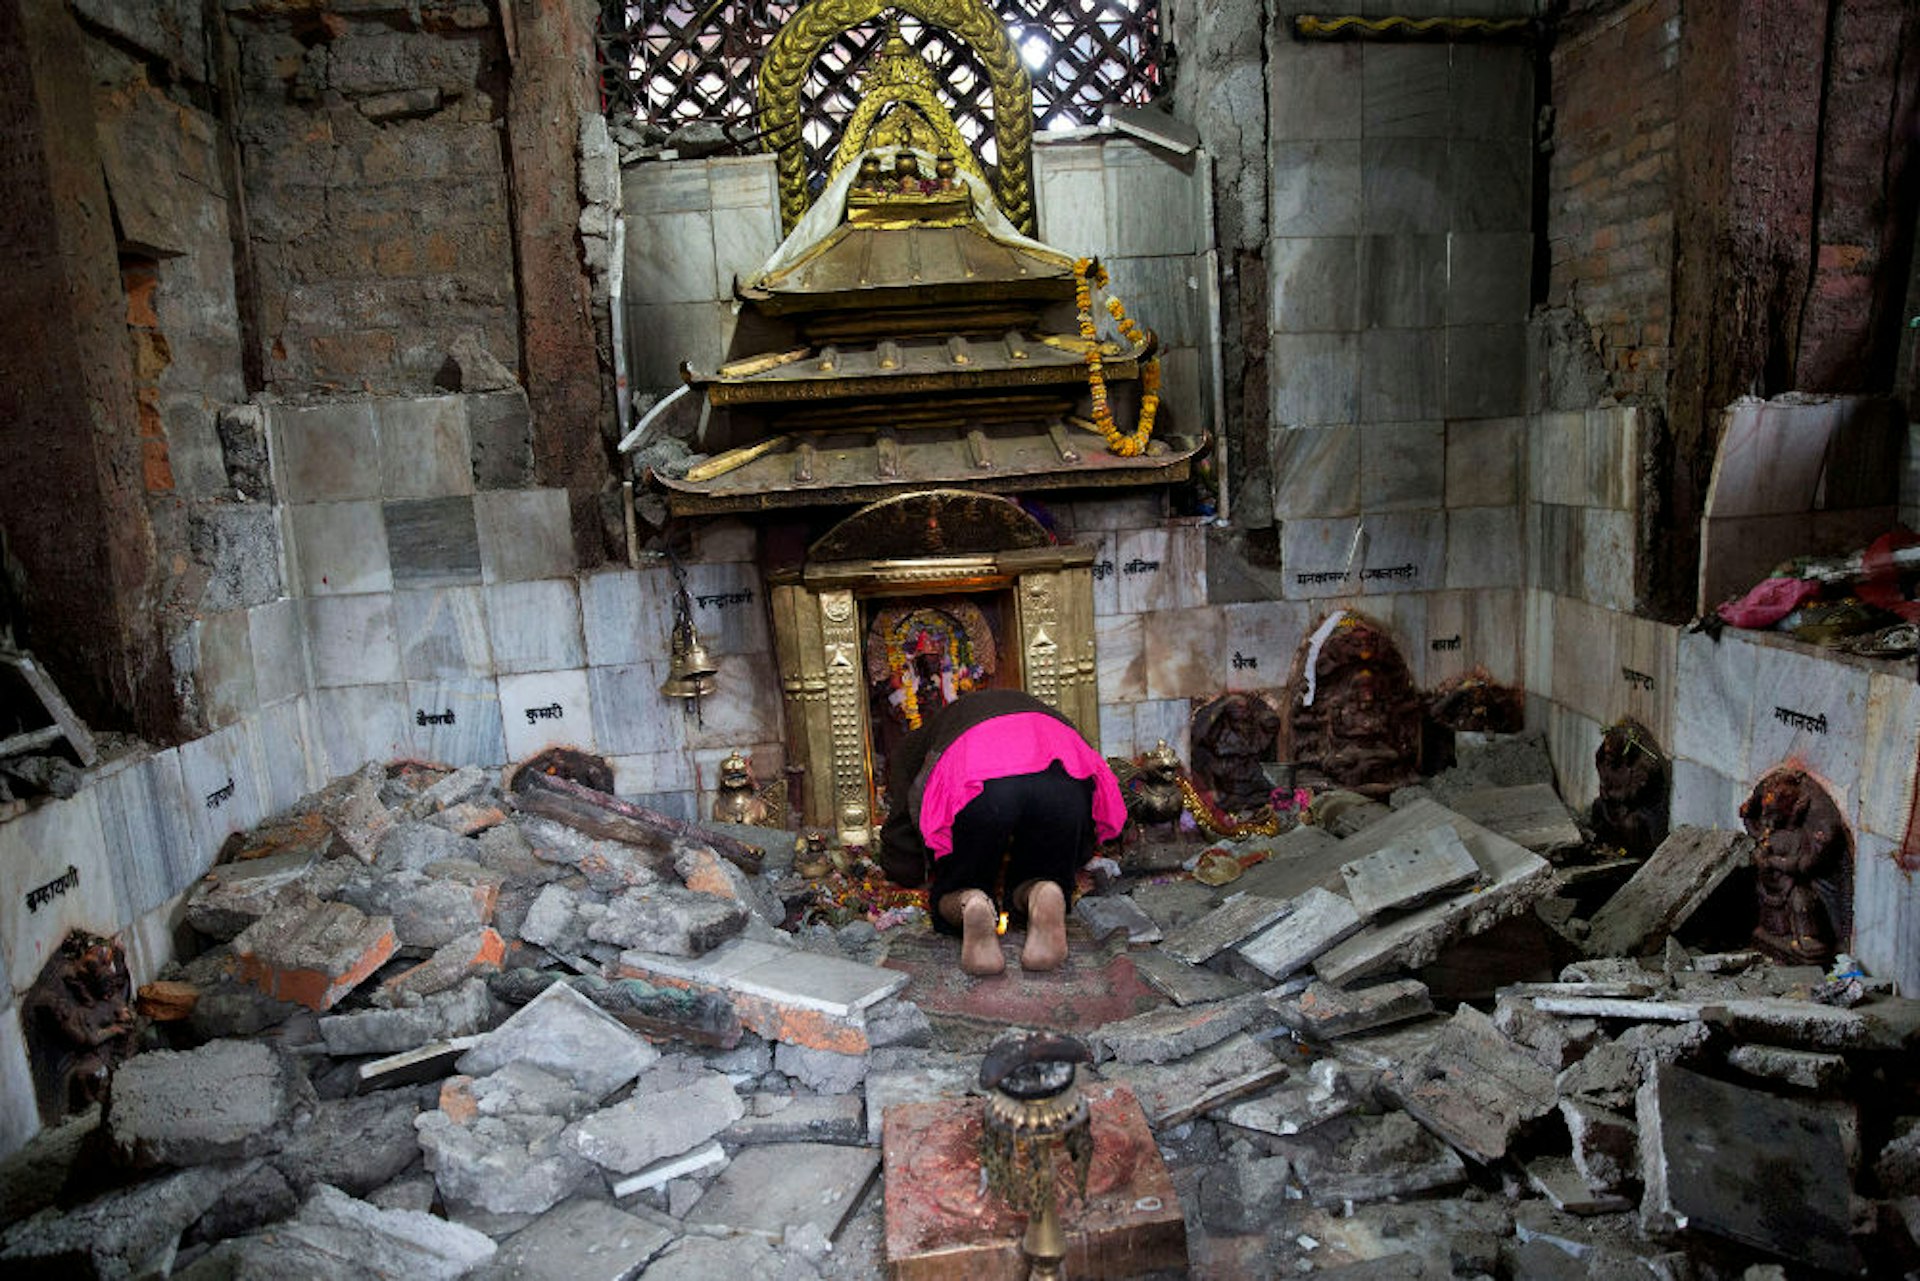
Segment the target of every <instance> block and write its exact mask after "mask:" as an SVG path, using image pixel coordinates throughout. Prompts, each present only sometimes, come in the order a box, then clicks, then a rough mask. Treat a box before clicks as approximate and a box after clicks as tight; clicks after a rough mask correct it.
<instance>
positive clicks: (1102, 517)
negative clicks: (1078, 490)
mask: <svg viewBox="0 0 1920 1281" xmlns="http://www.w3.org/2000/svg"><path fill="white" fill-rule="evenodd" d="M1166 519H1167V497H1166V492H1165V491H1164V490H1158V489H1156V490H1153V491H1151V492H1149V493H1145V494H1129V495H1127V496H1126V497H1124V498H1094V499H1088V500H1086V501H1084V502H1077V503H1075V504H1074V505H1073V527H1074V529H1075V531H1076V532H1078V533H1081V534H1083V535H1084V534H1085V532H1086V531H1089V530H1096V529H1156V528H1158V527H1159V526H1160V524H1161V523H1162V522H1163V521H1165V520H1166ZM1081 541H1082V542H1084V541H1086V540H1085V538H1084V537H1082V539H1081Z"/></svg>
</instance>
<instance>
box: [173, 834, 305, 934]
mask: <svg viewBox="0 0 1920 1281" xmlns="http://www.w3.org/2000/svg"><path fill="white" fill-rule="evenodd" d="M314 870H315V859H314V857H313V855H311V854H309V853H304V852H289V853H284V854H270V855H267V856H266V857H265V858H258V859H252V860H249V861H247V862H244V863H221V864H219V865H218V866H216V867H214V868H213V869H212V870H211V871H209V872H208V873H207V874H206V875H205V876H203V877H201V878H200V881H199V882H198V883H197V884H196V885H195V886H194V887H193V892H192V893H190V894H189V895H188V896H187V905H186V917H187V924H189V925H191V926H193V928H194V929H196V930H198V931H199V932H200V933H202V934H204V935H206V936H207V937H208V938H212V939H219V940H221V941H222V942H224V941H226V940H228V939H231V938H233V937H234V936H235V935H237V934H239V933H240V932H241V931H242V930H244V929H246V928H247V927H248V926H249V925H252V924H253V923H254V922H255V921H257V920H259V919H260V918H261V917H263V916H265V915H267V913H269V912H271V911H272V910H273V909H274V908H276V907H278V906H279V905H280V903H281V901H282V900H283V899H285V898H286V897H287V896H288V894H289V892H292V891H299V890H306V891H308V892H310V893H313V892H314V891H313V887H312V884H311V882H312V879H313V874H314ZM316 897H324V895H320V894H317V893H316Z"/></svg>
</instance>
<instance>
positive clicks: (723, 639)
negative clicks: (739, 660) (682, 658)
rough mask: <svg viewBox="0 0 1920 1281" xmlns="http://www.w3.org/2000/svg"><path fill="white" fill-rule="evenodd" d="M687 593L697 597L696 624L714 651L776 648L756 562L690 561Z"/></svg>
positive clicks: (755, 651) (756, 651) (762, 651)
mask: <svg viewBox="0 0 1920 1281" xmlns="http://www.w3.org/2000/svg"><path fill="white" fill-rule="evenodd" d="M687 594H688V595H689V596H691V597H692V598H693V625H694V626H695V627H696V628H698V629H699V632H700V636H701V638H702V639H703V640H705V641H706V642H707V649H708V650H709V651H710V652H711V653H713V654H715V655H721V654H765V653H767V652H768V651H770V650H771V649H772V648H773V644H772V639H771V628H770V627H769V625H768V622H767V598H766V588H765V587H764V585H763V584H762V583H761V581H760V573H759V571H758V570H757V569H755V568H754V567H753V566H752V565H750V564H744V563H741V562H737V561H735V562H729V563H725V564H718V565H689V566H688V567H687ZM669 609H671V601H669ZM668 617H669V620H670V619H671V614H669V616H668ZM656 652H657V651H656Z"/></svg>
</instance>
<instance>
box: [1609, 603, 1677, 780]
mask: <svg viewBox="0 0 1920 1281" xmlns="http://www.w3.org/2000/svg"><path fill="white" fill-rule="evenodd" d="M1613 625H1614V657H1615V658H1617V659H1618V660H1619V667H1618V668H1617V669H1616V670H1614V671H1612V672H1608V673H1606V679H1607V682H1608V684H1609V685H1610V686H1611V687H1612V689H1613V699H1612V701H1611V702H1610V703H1609V704H1608V705H1607V712H1606V721H1607V723H1608V724H1613V723H1614V722H1616V721H1618V720H1620V719H1621V718H1623V717H1627V716H1631V717H1633V719H1635V720H1637V721H1639V722H1640V723H1641V724H1642V725H1645V726H1646V727H1647V728H1648V729H1649V730H1651V731H1652V732H1653V737H1654V739H1655V741H1656V742H1658V743H1659V744H1660V745H1661V750H1663V751H1666V750H1670V749H1669V747H1668V745H1669V744H1671V743H1672V742H1673V705H1674V682H1675V681H1676V680H1677V679H1678V677H1679V645H1680V629H1679V628H1678V627H1674V626H1671V625H1669V624H1667V623H1660V622H1655V621H1654V620H1653V619H1650V618H1640V617H1638V616H1636V615H1633V614H1615V615H1614V616H1613Z"/></svg>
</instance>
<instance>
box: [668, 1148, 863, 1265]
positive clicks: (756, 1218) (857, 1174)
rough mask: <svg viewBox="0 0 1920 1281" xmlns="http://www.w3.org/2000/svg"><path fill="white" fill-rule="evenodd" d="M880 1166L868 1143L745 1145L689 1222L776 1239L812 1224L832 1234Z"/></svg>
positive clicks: (694, 1211) (695, 1210)
mask: <svg viewBox="0 0 1920 1281" xmlns="http://www.w3.org/2000/svg"><path fill="white" fill-rule="evenodd" d="M879 1168H880V1154H879V1153H878V1152H875V1151H874V1150H873V1149H872V1148H849V1147H842V1146H840V1145H838V1144H833V1143H769V1144H767V1145H766V1146H764V1147H756V1148H747V1149H745V1150H744V1151H742V1152H741V1153H740V1154H739V1155H738V1156H736V1157H734V1158H733V1161H732V1162H731V1163H730V1164H729V1165H728V1166H727V1168H726V1170H725V1171H723V1172H722V1173H721V1175H720V1177H719V1178H718V1179H716V1180H714V1183H713V1186H712V1187H710V1188H708V1189H707V1192H706V1195H705V1196H702V1197H701V1198H700V1202H699V1204H697V1205H695V1206H694V1207H693V1212H692V1213H691V1214H689V1215H687V1223H688V1224H689V1225H700V1226H704V1227H713V1228H729V1229H731V1230H733V1231H735V1232H752V1233H755V1234H757V1235H759V1236H764V1237H769V1238H772V1239H773V1240H776V1241H777V1240H779V1239H780V1238H781V1237H782V1236H784V1235H785V1234H786V1232H787V1229H789V1228H793V1227H799V1226H800V1225H802V1224H807V1223H811V1224H813V1225H814V1226H815V1227H817V1228H818V1229H819V1230H820V1231H821V1232H822V1233H824V1234H825V1235H826V1236H827V1237H828V1238H829V1239H831V1238H832V1237H833V1236H834V1234H835V1233H837V1232H839V1230H840V1225H841V1223H843V1222H844V1221H845V1220H846V1217H847V1215H848V1214H849V1213H851V1212H852V1210H853V1207H854V1206H855V1205H856V1204H858V1203H859V1200H860V1194H861V1193H862V1192H864V1191H866V1187H867V1183H868V1181H869V1180H871V1179H872V1178H873V1174H874V1171H875V1170H878V1169H879Z"/></svg>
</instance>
